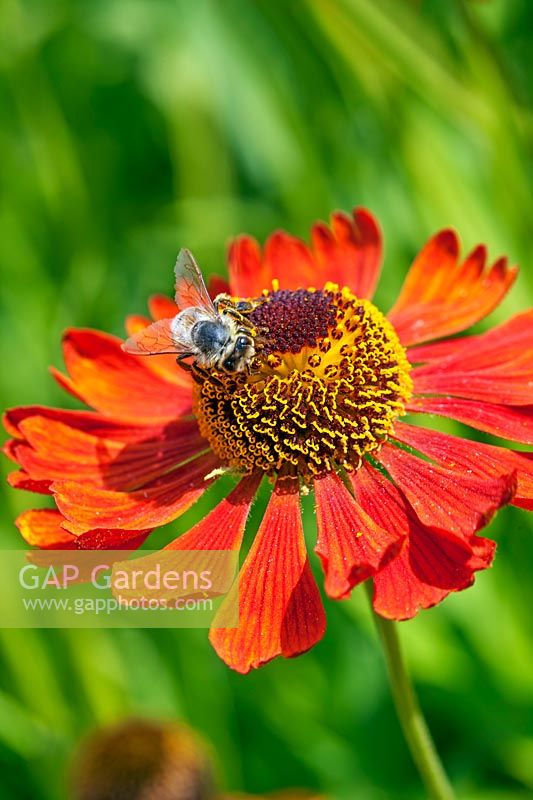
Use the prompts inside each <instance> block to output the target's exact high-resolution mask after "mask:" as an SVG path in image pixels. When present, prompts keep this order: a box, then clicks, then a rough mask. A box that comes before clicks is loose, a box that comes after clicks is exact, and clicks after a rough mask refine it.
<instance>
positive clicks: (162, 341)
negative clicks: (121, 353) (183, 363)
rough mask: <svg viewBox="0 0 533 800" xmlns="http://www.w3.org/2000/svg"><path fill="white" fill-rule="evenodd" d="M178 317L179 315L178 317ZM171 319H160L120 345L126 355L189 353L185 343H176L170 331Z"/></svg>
mask: <svg viewBox="0 0 533 800" xmlns="http://www.w3.org/2000/svg"><path fill="white" fill-rule="evenodd" d="M178 316H179V315H178ZM173 322H174V320H173V319H160V320H158V322H153V323H152V324H151V325H148V326H147V327H146V328H144V329H143V330H142V331H139V332H138V333H135V334H134V335H133V336H130V338H129V339H126V341H125V342H124V343H123V344H122V349H123V350H125V351H126V353H133V354H134V355H136V356H155V355H164V354H166V355H178V356H180V355H184V354H185V353H190V347H189V346H188V344H187V343H186V342H180V341H176V339H175V338H174V335H173V331H172V323H173Z"/></svg>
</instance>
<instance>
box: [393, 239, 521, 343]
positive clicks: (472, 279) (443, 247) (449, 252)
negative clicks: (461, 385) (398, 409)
mask: <svg viewBox="0 0 533 800" xmlns="http://www.w3.org/2000/svg"><path fill="white" fill-rule="evenodd" d="M485 257H486V251H485V248H483V247H478V248H476V250H474V251H473V252H472V253H471V254H470V255H469V256H468V258H467V259H466V260H465V261H463V262H462V263H459V241H458V239H457V235H456V234H455V232H454V231H452V230H449V229H448V230H443V231H440V233H437V234H436V235H435V236H434V237H433V238H432V239H430V240H429V242H428V243H427V244H426V245H425V247H424V248H423V249H422V251H421V252H420V254H419V255H418V256H417V258H416V259H415V261H414V262H413V265H412V267H411V269H410V271H409V273H408V275H407V278H406V280H405V283H404V285H403V288H402V291H401V293H400V296H399V298H398V300H397V301H396V303H395V304H394V306H393V308H392V309H391V310H390V312H389V314H388V317H389V319H390V321H391V322H392V324H393V325H394V327H395V328H396V331H397V333H398V335H399V337H400V340H401V342H402V344H404V345H406V346H407V345H412V344H417V343H418V342H424V341H428V340H431V339H438V338H440V337H443V336H449V335H450V334H452V333H457V332H458V331H462V330H464V329H465V328H468V327H470V326H471V325H474V323H476V322H478V321H479V320H480V319H483V317H485V316H487V314H489V313H490V312H491V311H492V310H493V309H494V308H495V307H496V306H497V305H499V303H500V302H501V301H502V299H503V298H504V297H505V295H506V293H507V291H508V290H509V288H510V287H511V285H512V284H513V282H514V280H515V278H516V275H517V270H516V268H509V267H508V265H507V262H506V260H505V259H499V260H498V261H497V262H496V263H495V264H494V265H493V266H492V268H491V269H490V270H489V271H484V270H483V266H484V261H485Z"/></svg>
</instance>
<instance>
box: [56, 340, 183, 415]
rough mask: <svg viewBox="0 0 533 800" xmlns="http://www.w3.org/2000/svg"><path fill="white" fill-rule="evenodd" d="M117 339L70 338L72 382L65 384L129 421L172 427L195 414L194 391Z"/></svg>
mask: <svg viewBox="0 0 533 800" xmlns="http://www.w3.org/2000/svg"><path fill="white" fill-rule="evenodd" d="M120 345H121V341H120V339H117V338H116V337H114V336H108V335H107V334H103V333H98V332H97V331H89V330H71V331H69V332H67V334H66V335H65V337H64V358H65V364H66V366H67V370H68V372H69V375H70V378H63V381H62V383H63V385H64V387H65V388H67V389H68V390H69V391H71V392H73V393H74V394H75V396H77V397H78V398H80V399H82V400H83V401H84V402H85V403H87V405H90V406H92V407H93V408H95V409H97V410H98V411H101V412H102V413H103V414H108V415H110V416H116V417H118V418H120V419H123V420H124V421H130V420H131V421H144V422H151V423H156V424H157V423H158V422H167V421H171V420H173V419H176V417H178V416H180V415H181V414H183V413H186V412H188V411H190V408H191V402H192V397H191V392H190V390H188V389H187V388H185V387H184V388H181V387H180V386H178V385H176V384H173V383H172V384H171V383H168V382H166V381H164V380H162V379H161V378H159V377H158V376H157V375H156V374H155V372H154V370H153V369H150V368H149V367H148V366H146V364H145V361H147V360H148V359H140V358H138V357H135V356H132V355H129V354H128V353H125V352H124V351H123V350H122V349H121V346H120Z"/></svg>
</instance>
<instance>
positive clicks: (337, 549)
mask: <svg viewBox="0 0 533 800" xmlns="http://www.w3.org/2000/svg"><path fill="white" fill-rule="evenodd" d="M314 488H315V498H316V514H317V525H318V539H317V543H316V547H315V552H316V553H317V554H318V555H319V556H320V559H321V561H322V566H323V568H324V573H325V575H326V583H325V588H326V592H327V593H328V595H329V596H330V597H333V598H334V599H336V600H340V599H342V598H345V597H348V596H349V594H350V592H351V590H352V589H353V588H354V586H356V585H357V584H358V583H361V582H362V581H365V580H366V579H367V578H368V577H370V576H371V575H373V574H374V573H375V572H376V570H377V569H379V568H380V566H382V565H383V564H384V563H385V561H387V560H388V559H390V558H391V557H392V556H393V555H394V554H395V553H396V552H397V551H398V549H399V547H400V544H401V539H399V538H398V536H397V535H395V534H394V533H389V532H386V530H383V529H382V528H380V527H379V526H378V525H376V524H375V523H374V522H373V521H372V520H371V519H370V517H369V516H368V514H366V513H365V512H364V511H363V510H362V509H361V508H360V507H359V506H358V505H357V503H356V502H355V500H354V499H353V497H352V495H351V494H350V492H349V491H348V490H347V489H346V487H345V486H344V484H343V482H342V480H341V479H340V478H339V477H338V476H337V475H336V474H335V473H333V472H332V473H328V474H326V475H323V476H322V477H320V478H317V479H316V480H315V482H314Z"/></svg>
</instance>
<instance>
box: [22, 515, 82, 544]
mask: <svg viewBox="0 0 533 800" xmlns="http://www.w3.org/2000/svg"><path fill="white" fill-rule="evenodd" d="M63 521H64V517H63V516H62V515H61V514H60V513H59V511H54V510H52V509H39V510H35V511H25V512H24V513H23V514H21V515H20V516H19V517H18V518H17V519H16V520H15V525H16V526H17V528H18V529H19V531H20V533H21V535H22V538H23V539H24V540H25V541H26V542H28V544H31V545H34V546H36V547H40V548H42V549H45V550H71V549H73V548H75V547H76V537H75V536H73V534H72V533H69V532H68V531H66V530H65V529H64V528H62V527H61V523H62V522H63Z"/></svg>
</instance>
